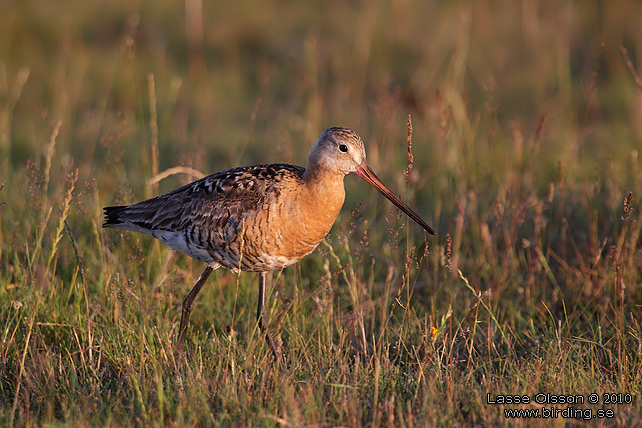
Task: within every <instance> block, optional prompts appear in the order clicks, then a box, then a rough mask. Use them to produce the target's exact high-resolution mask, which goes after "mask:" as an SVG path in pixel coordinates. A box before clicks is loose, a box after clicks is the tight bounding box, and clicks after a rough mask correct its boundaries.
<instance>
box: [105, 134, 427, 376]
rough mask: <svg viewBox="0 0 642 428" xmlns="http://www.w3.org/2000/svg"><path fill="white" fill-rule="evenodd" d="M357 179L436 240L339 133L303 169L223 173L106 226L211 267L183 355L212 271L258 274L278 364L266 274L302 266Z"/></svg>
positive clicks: (185, 315)
mask: <svg viewBox="0 0 642 428" xmlns="http://www.w3.org/2000/svg"><path fill="white" fill-rule="evenodd" d="M351 173H354V174H357V175H358V176H359V177H361V178H363V179H364V180H365V181H366V182H368V183H369V184H370V185H372V186H373V187H374V188H375V189H377V190H378V191H379V192H381V193H382V194H383V195H384V196H385V197H386V198H388V199H389V200H390V201H391V202H392V203H393V204H395V205H396V206H397V207H399V208H400V209H401V210H402V211H403V212H405V213H406V214H407V215H408V216H410V218H412V219H413V220H414V221H416V222H417V223H418V224H419V225H421V227H423V228H424V229H425V230H426V231H427V232H428V233H430V234H432V235H434V234H435V231H434V230H433V229H432V228H431V227H430V226H428V224H427V223H426V222H425V221H424V220H422V219H421V217H419V215H417V214H416V213H415V212H414V211H413V210H412V209H410V207H408V205H406V204H405V203H404V202H403V201H402V200H401V199H399V198H398V197H397V196H396V195H395V194H394V193H392V192H391V191H390V190H389V189H388V188H387V187H386V186H385V185H384V184H383V183H382V182H381V180H379V178H378V177H377V176H376V175H375V173H374V172H373V171H372V170H371V169H370V167H369V166H368V164H367V163H366V151H365V148H364V145H363V141H362V140H361V137H359V135H357V133H356V132H354V131H352V130H351V129H348V128H341V127H334V128H328V129H326V130H325V131H323V133H322V134H321V136H320V137H319V139H318V140H317V141H316V143H315V144H314V146H313V147H312V150H310V154H309V155H308V161H307V165H306V167H305V168H303V167H300V166H294V165H288V164H271V165H257V166H246V167H240V168H234V169H230V170H227V171H222V172H218V173H216V174H213V175H210V176H208V177H204V178H202V179H200V180H197V181H195V182H193V183H191V184H188V185H186V186H183V187H181V188H179V189H176V190H174V191H172V192H169V193H166V194H164V195H161V196H157V197H155V198H152V199H148V200H146V201H142V202H139V203H137V204H134V205H128V206H117V207H106V208H104V223H103V225H102V226H103V227H114V228H117V229H124V230H132V231H135V232H142V233H146V234H147V235H150V236H153V237H154V238H156V239H158V240H160V241H161V242H162V243H163V244H165V245H167V246H169V247H170V248H171V249H173V250H176V251H180V252H182V253H185V254H187V255H188V256H190V257H193V258H195V259H197V260H200V261H203V262H206V263H207V267H206V268H205V270H204V271H203V273H202V274H201V275H200V276H199V277H198V279H197V281H196V284H195V285H194V288H192V290H191V291H190V292H189V294H188V295H187V297H185V300H183V309H182V314H181V323H180V326H179V329H178V339H177V344H176V346H177V349H178V350H181V349H182V347H183V341H184V340H185V332H186V330H187V324H188V321H189V317H190V313H191V311H192V305H193V303H194V299H195V298H196V296H197V294H198V293H199V291H200V290H201V288H202V287H203V284H204V283H205V281H206V280H207V277H208V276H209V275H210V273H212V271H213V270H214V269H217V268H219V267H221V266H223V267H226V268H228V269H232V270H233V271H234V272H238V271H239V270H243V271H250V272H258V273H259V296H258V297H259V299H258V300H259V303H258V308H257V311H256V317H257V322H258V325H259V328H260V330H261V331H262V332H263V333H264V334H265V338H266V341H267V343H268V345H269V346H270V350H271V351H272V354H273V355H274V358H275V359H276V360H277V361H279V354H278V351H277V349H276V346H275V345H274V341H273V340H272V337H271V335H270V332H269V330H268V328H267V320H266V317H265V314H264V312H263V305H264V300H265V288H266V282H267V274H268V273H269V272H271V271H274V270H279V269H283V268H284V267H287V266H290V265H291V264H294V263H296V262H297V261H299V260H300V259H302V258H303V257H305V256H306V255H308V254H310V253H311V252H312V251H314V249H315V248H316V247H317V245H319V242H321V240H323V238H324V237H325V236H326V235H327V234H328V232H329V231H330V228H331V227H332V225H333V223H334V221H335V219H336V218H337V216H338V214H339V211H340V210H341V207H342V206H343V201H344V198H345V190H344V187H343V179H344V177H345V176H346V175H348V174H351ZM279 364H280V362H279Z"/></svg>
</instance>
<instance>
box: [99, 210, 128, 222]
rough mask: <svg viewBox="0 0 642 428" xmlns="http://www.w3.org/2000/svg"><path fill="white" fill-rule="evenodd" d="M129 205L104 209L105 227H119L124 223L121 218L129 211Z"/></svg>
mask: <svg viewBox="0 0 642 428" xmlns="http://www.w3.org/2000/svg"><path fill="white" fill-rule="evenodd" d="M127 208H128V205H120V206H116V207H105V208H103V211H104V212H103V227H118V225H119V224H122V223H123V221H122V220H121V219H120V216H121V215H122V214H123V212H125V210H127Z"/></svg>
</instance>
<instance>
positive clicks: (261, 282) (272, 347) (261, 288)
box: [256, 272, 283, 369]
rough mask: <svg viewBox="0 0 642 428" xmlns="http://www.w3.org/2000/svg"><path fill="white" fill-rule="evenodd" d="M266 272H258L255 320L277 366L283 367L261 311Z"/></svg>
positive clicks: (263, 313) (263, 300) (263, 301)
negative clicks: (257, 299)
mask: <svg viewBox="0 0 642 428" xmlns="http://www.w3.org/2000/svg"><path fill="white" fill-rule="evenodd" d="M268 273H269V272H260V273H259V306H258V308H257V310H256V321H257V322H258V323H259V329H260V330H261V332H263V333H264V334H265V340H266V341H267V344H268V345H269V346H270V350H271V351H272V355H274V359H275V360H276V361H277V362H278V363H279V367H281V369H283V366H282V365H281V361H280V360H279V351H278V350H277V349H276V346H275V345H274V340H272V335H271V334H270V330H268V323H267V318H266V317H265V312H263V304H264V303H265V287H266V284H267V279H268V278H267V275H268Z"/></svg>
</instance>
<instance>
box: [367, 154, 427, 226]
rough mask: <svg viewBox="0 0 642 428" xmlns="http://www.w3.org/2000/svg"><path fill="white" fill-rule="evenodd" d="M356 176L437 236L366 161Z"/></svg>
mask: <svg viewBox="0 0 642 428" xmlns="http://www.w3.org/2000/svg"><path fill="white" fill-rule="evenodd" d="M355 174H357V175H358V176H359V177H361V178H363V179H364V180H365V181H366V182H368V184H370V185H371V186H372V187H374V188H375V189H377V190H378V191H380V192H381V193H382V194H383V196H385V197H386V198H388V199H389V200H390V202H392V203H393V204H395V205H396V206H397V207H399V209H400V210H401V211H403V212H405V213H406V214H407V215H408V217H410V218H411V219H413V220H414V221H416V222H417V223H418V224H419V225H420V226H421V227H423V228H424V229H426V231H427V232H428V233H430V234H431V235H434V234H435V231H434V230H433V228H432V227H430V226H428V223H426V222H425V221H424V220H423V219H422V218H421V217H419V214H417V213H416V212H414V211H413V210H412V208H410V207H409V206H408V205H406V204H405V203H404V202H403V201H402V200H401V199H399V197H398V196H397V195H395V194H394V193H392V191H391V190H390V189H388V188H387V187H386V185H385V184H383V183H382V182H381V180H379V177H377V175H376V174H375V173H374V171H373V170H371V169H370V167H369V166H368V164H367V163H366V161H365V159H364V160H363V162H361V165H359V166H358V167H357V170H356V171H355Z"/></svg>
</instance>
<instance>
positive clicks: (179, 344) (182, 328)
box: [176, 265, 214, 352]
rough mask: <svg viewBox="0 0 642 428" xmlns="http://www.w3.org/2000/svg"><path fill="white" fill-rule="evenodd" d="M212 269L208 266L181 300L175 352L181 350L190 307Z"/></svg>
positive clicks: (190, 310)
mask: <svg viewBox="0 0 642 428" xmlns="http://www.w3.org/2000/svg"><path fill="white" fill-rule="evenodd" d="M213 270H214V268H213V267H212V266H210V265H207V267H206V268H205V270H204V271H203V273H202V274H201V276H199V277H198V279H197V280H196V284H194V288H192V291H190V292H189V294H188V295H187V297H185V300H183V311H182V313H181V325H180V326H179V327H178V340H177V341H176V350H177V351H178V352H180V351H182V350H183V341H184V340H185V332H186V331H187V323H188V322H189V315H190V313H191V312H192V306H193V305H194V299H195V298H196V295H197V294H198V293H199V291H201V288H203V285H204V284H205V281H207V278H208V277H209V276H210V274H211V273H212V271H213Z"/></svg>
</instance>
